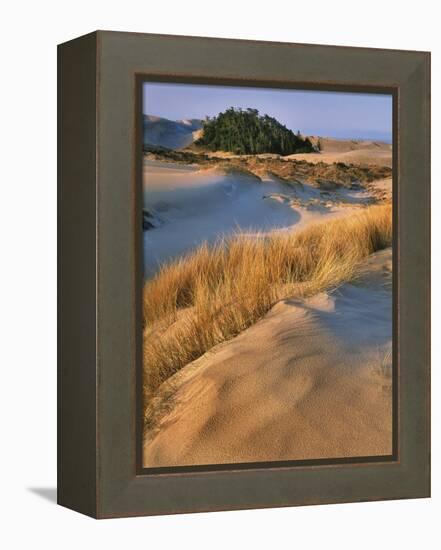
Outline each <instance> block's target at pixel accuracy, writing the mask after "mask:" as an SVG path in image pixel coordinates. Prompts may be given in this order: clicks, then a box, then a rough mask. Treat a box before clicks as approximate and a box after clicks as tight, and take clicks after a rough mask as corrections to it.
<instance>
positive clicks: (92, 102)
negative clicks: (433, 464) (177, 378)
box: [58, 31, 430, 518]
mask: <svg viewBox="0 0 441 550" xmlns="http://www.w3.org/2000/svg"><path fill="white" fill-rule="evenodd" d="M58 63H59V67H58V69H59V79H58V98H59V99H58V100H59V126H58V132H59V142H58V150H59V168H58V196H59V205H58V210H59V260H58V270H59V308H58V316H59V336H58V343H59V358H58V419H59V422H58V502H59V504H61V505H63V506H66V507H68V508H71V509H73V510H76V511H78V512H81V513H84V514H87V515H89V516H92V517H95V518H111V517H123V516H140V515H155V514H171V513H183V512H201V511H215V510H232V509H246V508H265V507H280V506H294V505H306V504H324V503H336V502H355V501H370V500H384V499H401V498H421V497H428V496H430V370H429V363H430V340H429V339H430V119H429V117H430V54H429V53H427V52H416V51H399V50H379V49H368V48H349V47H348V48H346V47H336V46H318V45H303V44H286V43H273V42H256V41H246V40H225V39H216V38H198V37H184V36H165V35H153V34H135V33H122V32H108V31H97V32H94V33H91V34H89V35H86V36H83V37H81V38H77V39H75V40H72V41H70V42H66V43H65V44H62V45H60V46H59V50H58ZM146 79H152V80H153V81H159V82H161V81H162V82H190V83H218V84H230V85H245V86H247V85H248V86H250V85H252V86H257V87H258V86H264V87H265V86H268V87H269V86H272V87H280V88H295V89H322V90H345V91H370V92H387V93H391V94H392V96H393V98H394V99H393V100H394V142H393V143H394V165H393V179H394V370H393V372H394V374H393V376H394V385H393V387H394V395H393V407H394V426H393V429H394V431H393V433H394V445H393V447H394V452H393V454H392V455H391V456H387V457H374V458H372V457H367V458H366V457H359V458H357V459H339V460H337V459H334V460H315V461H303V462H299V461H297V462H295V463H259V464H244V465H230V466H229V467H223V468H222V467H217V468H213V467H199V468H198V467H194V468H174V469H173V468H171V469H166V470H164V471H160V472H154V471H145V470H143V469H142V468H141V467H140V464H141V460H140V454H141V444H140V437H139V433H140V420H139V418H140V414H139V410H140V406H141V405H140V403H141V399H140V386H141V366H140V365H141V357H142V349H141V346H142V339H141V299H140V296H141V289H142V274H141V273H142V260H141V253H140V250H141V248H140V246H141V244H140V239H141V232H142V215H141V214H142V205H141V201H140V196H141V176H140V174H141V168H140V166H141V165H140V158H141V150H140V148H139V143H140V134H141V124H140V121H141V118H140V116H139V115H140V112H141V111H140V83H141V82H142V81H144V80H146Z"/></svg>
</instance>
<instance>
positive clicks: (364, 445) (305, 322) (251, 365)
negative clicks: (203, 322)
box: [144, 249, 392, 467]
mask: <svg viewBox="0 0 441 550" xmlns="http://www.w3.org/2000/svg"><path fill="white" fill-rule="evenodd" d="M391 286H392V285H391V250H390V249H389V250H386V251H383V252H380V253H376V254H374V255H373V256H371V257H370V258H369V260H368V261H367V262H366V263H364V264H363V266H361V268H360V272H359V277H358V278H357V280H356V281H354V282H353V283H346V284H344V285H342V286H341V287H340V288H339V289H337V290H335V291H334V292H332V293H323V294H320V295H318V296H315V297H312V298H309V299H305V300H289V299H288V300H283V301H281V302H279V303H277V304H276V305H275V306H274V307H273V308H272V310H271V311H270V312H269V313H268V314H267V315H266V316H265V317H264V318H263V319H262V320H261V321H259V322H258V323H256V324H255V325H254V326H252V327H250V328H249V329H247V330H245V331H244V332H242V333H241V334H240V335H239V336H237V337H236V338H234V339H232V340H230V341H228V342H225V343H223V344H220V345H218V346H216V347H215V348H213V349H212V350H211V351H210V352H208V353H206V354H205V355H204V356H202V357H201V358H200V359H198V360H196V361H194V362H193V363H190V364H189V365H187V366H186V367H184V368H183V369H182V370H181V371H180V372H178V373H177V374H176V375H174V376H173V377H172V378H170V379H169V380H168V381H167V382H165V383H164V384H163V385H162V386H161V388H160V391H159V393H158V394H157V397H156V398H155V399H154V400H153V401H152V404H151V407H153V408H154V409H155V416H156V419H157V422H156V429H155V430H153V431H151V432H149V433H147V434H146V438H145V442H144V465H145V466H146V467H151V466H176V465H190V464H218V463H228V462H258V461H266V460H293V459H308V458H332V457H342V456H345V457H348V456H374V455H386V454H390V453H391V450H392V449H391V445H392V439H391V429H392V423H391V414H392V412H391V351H390V350H391V339H392V334H391V327H392V321H391V316H392V311H391ZM256 403H258V405H259V406H258V407H256Z"/></svg>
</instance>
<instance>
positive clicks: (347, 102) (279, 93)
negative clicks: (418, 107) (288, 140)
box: [143, 82, 392, 143]
mask: <svg viewBox="0 0 441 550" xmlns="http://www.w3.org/2000/svg"><path fill="white" fill-rule="evenodd" d="M143 96H144V97H143V111H144V114H149V115H156V116H160V117H164V118H168V119H170V120H180V119H185V118H201V119H203V118H205V117H206V116H207V115H208V116H215V115H217V114H218V113H220V112H222V111H225V109H227V108H228V107H235V108H238V107H241V108H243V109H246V108H248V107H251V108H254V109H258V110H259V112H260V114H262V115H263V114H268V115H269V116H272V117H275V118H276V119H277V120H278V121H279V122H281V123H282V124H284V125H285V126H286V127H287V128H289V129H291V130H293V131H294V132H297V130H299V131H300V132H301V133H302V134H304V135H320V136H323V137H335V138H353V139H375V140H382V141H388V142H389V143H391V142H392V96H391V95H386V94H365V93H352V92H351V93H346V92H321V91H305V90H286V89H285V90H282V89H273V88H251V87H243V86H235V87H232V86H211V85H210V86H207V85H200V84H169V83H158V82H155V83H152V82H146V83H144V86H143Z"/></svg>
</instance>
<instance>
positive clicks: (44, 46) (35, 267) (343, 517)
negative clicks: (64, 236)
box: [0, 0, 441, 550]
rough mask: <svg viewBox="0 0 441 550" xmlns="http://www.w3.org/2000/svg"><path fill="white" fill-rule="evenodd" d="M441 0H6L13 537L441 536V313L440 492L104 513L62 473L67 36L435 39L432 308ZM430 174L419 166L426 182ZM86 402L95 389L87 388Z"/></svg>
mask: <svg viewBox="0 0 441 550" xmlns="http://www.w3.org/2000/svg"><path fill="white" fill-rule="evenodd" d="M437 4H438V2H430V1H427V0H420V1H416V0H412V1H411V2H407V1H406V0H401V1H400V2H393V1H389V2H388V1H387V0H382V1H378V0H366V1H365V2H357V1H356V0H351V1H340V0H323V1H322V0H309V1H308V0H301V1H295V0H291V1H286V2H284V1H281V0H271V1H269V2H259V1H258V0H254V1H252V0H246V1H240V0H233V1H231V0H219V1H215V2H212V1H210V0H204V1H193V0H182V1H181V0H177V1H171V0H168V1H162V2H161V1H154V2H149V1H147V0H143V1H135V0H119V1H114V0H105V1H104V0H100V1H93V0H87V1H84V0H70V1H66V0H59V1H58V2H56V1H52V2H51V1H49V0H37V1H15V2H4V3H3V4H2V10H1V21H0V26H1V32H0V41H1V47H0V55H1V59H2V61H1V85H0V94H1V101H0V110H1V111H0V139H1V144H0V151H1V157H0V158H1V162H0V173H1V195H0V197H1V198H0V224H1V227H0V239H1V241H0V242H1V247H0V261H1V265H0V277H1V284H0V322H1V330H0V335H1V344H0V354H1V362H0V365H1V374H0V377H1V378H0V381H1V384H0V392H1V393H0V408H1V410H0V422H1V431H0V441H1V445H2V451H1V455H0V456H1V459H0V460H1V466H0V476H1V479H0V507H1V512H0V513H1V515H0V523H1V525H2V527H1V528H0V545H2V547H3V548H5V549H8V550H9V549H10V548H31V547H32V548H38V549H40V548H50V549H52V548H59V547H60V548H61V547H62V548H67V549H70V548H75V549H76V550H78V549H81V548H85V549H88V548H94V547H96V548H98V547H102V548H106V549H112V548H121V547H131V548H134V547H136V548H147V547H148V548H151V549H153V548H161V549H163V548H166V549H167V548H179V549H185V548H191V549H198V548H203V549H204V550H215V549H218V548H219V549H222V550H226V549H227V550H228V549H233V550H234V549H236V548H237V549H253V550H255V549H258V548H301V549H303V548H305V549H311V548H312V549H314V548H323V547H326V548H336V549H337V548H338V549H339V550H342V549H346V548H348V549H349V548H351V549H354V550H355V549H356V550H362V549H365V548H369V549H383V548H403V547H404V548H440V547H441V546H440V540H441V535H440V518H441V474H440V433H441V430H440V426H441V412H440V409H441V407H440V401H441V397H440V378H441V377H440V374H439V370H438V364H439V359H440V338H439V336H438V338H436V335H437V334H438V335H439V329H440V318H439V315H435V316H434V319H433V335H434V338H433V396H434V397H433V454H432V456H433V498H432V499H431V500H429V499H426V500H416V501H397V502H377V503H366V504H347V505H346V504H345V505H332V506H312V507H304V508H291V509H289V508H285V509H272V510H260V511H244V512H222V513H211V514H196V515H183V516H182V515H181V516H168V517H159V518H138V519H120V520H104V521H100V522H98V521H94V520H91V519H88V518H86V517H82V516H81V515H79V514H76V513H74V512H71V511H69V510H66V509H63V508H61V507H58V506H56V505H55V504H54V501H53V499H54V496H55V483H56V395H55V394H56V44H57V43H59V42H64V41H66V40H69V39H71V38H74V37H76V36H79V35H81V34H85V33H88V32H90V31H93V30H95V29H107V30H124V31H140V32H156V33H168V34H188V35H200V36H218V37H230V38H249V39H263V40H277V41H286V42H309V43H321V44H340V45H348V46H371V47H385V48H402V49H419V50H431V51H432V76H433V88H432V94H433V98H434V105H433V140H432V144H433V152H434V154H433V205H434V208H433V214H434V215H433V280H434V285H433V287H434V288H433V310H434V311H435V312H438V311H440V309H441V299H440V296H441V293H440V285H439V281H440V280H441V265H440V257H439V253H438V252H439V246H437V245H438V243H439V239H440V237H441V233H440V218H441V216H440V210H439V206H438V205H439V204H440V201H441V192H440V184H441V182H440V177H439V176H440V171H439V154H437V153H438V151H439V150H440V149H441V142H440V132H441V128H440V124H439V121H440V108H439V97H441V89H440V76H441V70H440V69H441V67H440V42H439V36H440V33H441V27H440V22H439V17H437V14H436V12H437V9H436V7H437ZM415 185H416V186H418V182H417V181H416V182H415ZM79 406H81V404H80V403H79Z"/></svg>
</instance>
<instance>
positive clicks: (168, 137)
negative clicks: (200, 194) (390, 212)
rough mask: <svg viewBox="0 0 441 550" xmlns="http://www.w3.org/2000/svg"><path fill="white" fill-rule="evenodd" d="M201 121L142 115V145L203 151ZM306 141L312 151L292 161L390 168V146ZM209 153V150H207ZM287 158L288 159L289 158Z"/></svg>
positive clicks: (321, 139)
mask: <svg viewBox="0 0 441 550" xmlns="http://www.w3.org/2000/svg"><path fill="white" fill-rule="evenodd" d="M203 124H204V121H203V120H202V119H182V120H168V119H166V118H162V117H158V116H154V115H144V146H149V145H156V146H160V147H166V148H168V149H185V148H187V147H191V148H192V150H194V151H200V152H203V151H204V147H203V146H202V145H199V146H197V147H196V146H195V145H194V144H195V142H199V143H201V138H203ZM301 139H308V140H309V142H310V143H311V144H312V145H313V147H314V148H315V151H311V152H306V153H294V154H293V155H291V156H290V157H291V158H293V159H305V160H308V161H309V162H326V163H333V162H347V163H358V164H370V165H378V166H388V167H391V166H392V145H391V144H390V143H386V142H383V141H380V140H363V139H337V138H332V137H322V136H306V135H305V136H303V135H302V136H301ZM207 152H208V151H207ZM214 154H220V155H224V156H234V154H233V153H231V152H225V151H214ZM290 157H287V158H288V159H289V158H290Z"/></svg>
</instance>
